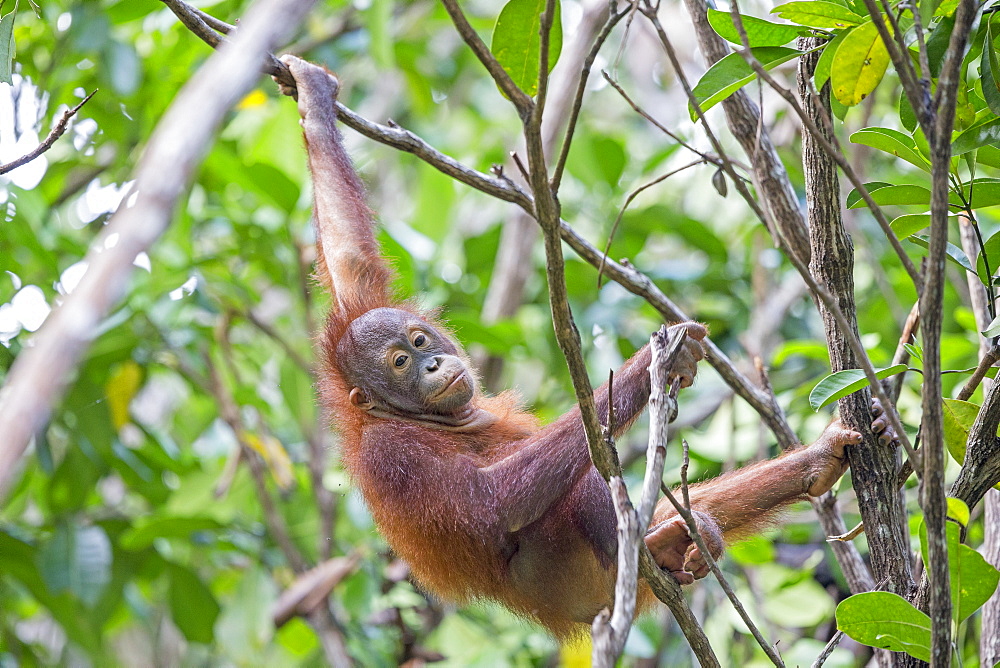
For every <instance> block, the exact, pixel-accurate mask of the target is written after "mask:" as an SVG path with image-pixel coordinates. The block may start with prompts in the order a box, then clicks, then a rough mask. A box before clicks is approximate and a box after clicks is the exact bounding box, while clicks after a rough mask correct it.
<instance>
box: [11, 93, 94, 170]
mask: <svg viewBox="0 0 1000 668" xmlns="http://www.w3.org/2000/svg"><path fill="white" fill-rule="evenodd" d="M96 93H97V89H95V90H94V92H93V93H91V94H90V95H88V96H87V97H85V98H83V99H82V100H80V103H79V104H77V105H76V106H75V107H73V108H72V109H67V110H66V111H64V112H63V114H62V116H61V117H60V118H59V122H57V123H56V124H55V125H54V126H53V127H52V129H51V130H49V134H48V136H47V137H45V139H44V140H43V141H42V143H41V144H39V145H38V146H36V147H35V150H33V151H31V152H30V153H27V154H25V155H22V156H21V157H20V158H17V159H16V160H12V161H11V162H8V163H7V164H6V165H0V174H6V173H7V172H9V171H12V170H15V169H17V168H18V167H20V166H21V165H26V164H28V163H29V162H31V161H32V160H34V159H35V158H37V157H38V156H40V155H41V154H42V153H45V152H46V151H48V150H49V149H50V148H52V145H53V144H55V143H56V140H57V139H59V138H60V137H62V136H63V133H65V132H66V128H68V127H69V119H71V118H73V116H75V115H76V112H78V111H80V107H82V106H83V105H85V104H87V102H88V101H89V100H90V98H92V97H94V95H95V94H96Z"/></svg>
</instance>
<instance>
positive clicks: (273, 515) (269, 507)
mask: <svg viewBox="0 0 1000 668" xmlns="http://www.w3.org/2000/svg"><path fill="white" fill-rule="evenodd" d="M225 357H227V358H228V356H225ZM227 364H228V365H229V366H231V365H232V360H228V359H227ZM206 366H207V367H208V373H209V380H210V386H209V388H207V389H208V390H209V391H210V393H211V394H212V396H214V397H215V400H216V403H218V405H219V411H220V414H221V416H222V419H223V421H225V423H226V424H227V425H229V428H230V429H231V430H232V431H233V434H234V435H235V436H236V442H237V443H238V444H239V446H240V449H241V450H242V451H243V458H244V459H245V460H246V462H247V464H248V465H249V466H250V475H251V478H252V479H253V482H254V488H255V490H256V492H257V499H258V500H259V501H260V507H261V509H262V510H263V511H264V523H265V524H266V525H267V530H268V533H270V534H271V536H272V537H274V542H276V543H277V544H278V547H280V548H281V552H282V554H284V555H285V559H286V560H287V561H288V565H289V566H291V567H292V569H294V570H295V572H297V573H302V572H304V571H305V570H306V568H307V566H306V560H305V558H304V557H303V556H302V553H301V552H300V551H299V549H298V548H297V547H296V546H295V543H294V542H293V541H292V539H291V536H290V535H289V533H288V527H287V526H286V525H285V521H284V518H283V517H282V516H281V513H279V512H278V509H277V507H276V506H275V505H274V499H273V498H271V494H270V492H268V490H267V482H266V480H265V476H264V467H263V466H262V465H261V461H260V459H259V457H258V455H257V453H256V452H255V451H254V449H253V446H252V445H251V444H250V443H249V442H248V441H247V439H246V434H247V428H246V425H245V424H243V420H242V418H241V417H240V411H239V408H238V407H237V405H236V401H235V400H234V399H233V396H232V394H231V393H230V391H229V389H228V388H227V387H226V385H225V383H224V382H223V381H222V378H221V377H220V375H219V372H218V369H217V368H216V366H215V365H214V364H212V361H211V360H206Z"/></svg>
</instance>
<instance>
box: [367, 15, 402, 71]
mask: <svg viewBox="0 0 1000 668" xmlns="http://www.w3.org/2000/svg"><path fill="white" fill-rule="evenodd" d="M392 6H393V3H392V0H373V2H372V3H371V4H370V5H369V6H368V8H367V9H366V10H364V11H362V12H361V16H362V17H363V18H364V21H365V28H367V30H368V39H369V47H368V53H370V54H371V56H372V59H373V60H374V61H375V63H376V64H377V65H378V66H379V67H382V68H386V69H388V68H391V67H393V65H394V62H395V58H394V57H393V55H394V54H393V42H392Z"/></svg>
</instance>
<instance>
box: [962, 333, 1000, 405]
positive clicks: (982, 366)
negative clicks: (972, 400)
mask: <svg viewBox="0 0 1000 668" xmlns="http://www.w3.org/2000/svg"><path fill="white" fill-rule="evenodd" d="M998 361H1000V346H998V345H994V346H993V347H991V348H990V349H989V350H988V351H986V354H985V355H983V358H982V359H981V360H979V364H978V365H977V366H976V370H975V371H973V372H972V375H971V376H970V377H969V380H967V381H966V382H965V385H963V386H962V389H961V390H960V391H959V393H958V396H957V397H956V399H958V400H959V401H968V400H969V397H971V396H972V395H973V393H974V392H975V391H976V388H978V387H979V384H980V383H981V382H983V378H985V377H986V373H987V372H988V371H989V370H990V369H991V368H992V367H993V365H994V364H996V363H997V362H998Z"/></svg>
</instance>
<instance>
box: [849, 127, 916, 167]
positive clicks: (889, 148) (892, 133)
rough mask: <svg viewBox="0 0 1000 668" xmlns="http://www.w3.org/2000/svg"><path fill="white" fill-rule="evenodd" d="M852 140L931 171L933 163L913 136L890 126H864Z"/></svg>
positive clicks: (852, 136) (853, 135)
mask: <svg viewBox="0 0 1000 668" xmlns="http://www.w3.org/2000/svg"><path fill="white" fill-rule="evenodd" d="M851 141H852V142H854V143H855V144H862V145H863V146H871V147H872V148H877V149H878V150H880V151H884V152H886V153H890V154H892V155H894V156H896V157H897V158H900V159H902V160H905V161H907V162H908V163H910V164H911V165H914V166H916V167H919V168H920V169H922V170H924V171H925V172H930V171H931V163H930V162H928V161H927V158H925V157H924V156H923V154H922V153H921V152H920V149H918V148H917V143H916V142H915V141H913V137H911V136H910V135H907V134H903V133H902V132H900V131H899V130H892V129H890V128H877V127H875V128H864V129H863V130H858V131H857V132H855V133H854V134H852V135H851Z"/></svg>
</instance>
